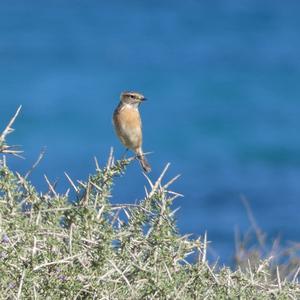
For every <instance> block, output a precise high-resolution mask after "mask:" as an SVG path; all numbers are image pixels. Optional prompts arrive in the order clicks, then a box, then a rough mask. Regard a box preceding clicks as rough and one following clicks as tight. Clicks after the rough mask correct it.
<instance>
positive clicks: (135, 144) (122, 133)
mask: <svg viewBox="0 0 300 300" xmlns="http://www.w3.org/2000/svg"><path fill="white" fill-rule="evenodd" d="M145 100H146V98H145V97H144V96H143V95H142V94H139V93H136V92H123V93H122V94H121V96H120V103H119V105H118V106H117V108H116V109H115V111H114V115H113V124H114V127H115V131H116V134H117V136H118V137H119V139H120V141H121V142H122V144H123V145H124V146H125V147H126V149H127V150H128V149H130V150H132V151H133V152H134V153H135V154H136V157H137V159H138V160H139V161H140V164H141V166H142V168H143V170H144V171H145V172H147V173H148V172H150V171H151V166H150V165H149V163H148V162H147V160H146V158H145V156H144V153H143V150H142V140H143V135H142V121H141V116H140V113H139V106H140V104H141V103H142V102H143V101H145Z"/></svg>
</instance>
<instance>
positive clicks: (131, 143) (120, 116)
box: [113, 106, 142, 150]
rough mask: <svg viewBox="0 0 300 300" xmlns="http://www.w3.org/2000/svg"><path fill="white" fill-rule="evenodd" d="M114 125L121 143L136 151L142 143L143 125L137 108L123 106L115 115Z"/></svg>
mask: <svg viewBox="0 0 300 300" xmlns="http://www.w3.org/2000/svg"><path fill="white" fill-rule="evenodd" d="M113 120H114V125H115V129H116V132H117V135H118V136H119V138H120V140H121V142H122V143H123V144H124V145H125V146H126V147H127V148H130V149H133V150H135V149H136V148H138V147H140V146H141V143H142V128H141V127H142V126H141V125H142V124H141V118H140V114H139V111H138V110H137V109H135V108H131V107H127V106H123V107H121V108H119V109H117V110H116V111H115V113H114V117H113Z"/></svg>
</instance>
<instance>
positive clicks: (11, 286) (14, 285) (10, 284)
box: [8, 282, 16, 289]
mask: <svg viewBox="0 0 300 300" xmlns="http://www.w3.org/2000/svg"><path fill="white" fill-rule="evenodd" d="M15 287H16V284H15V283H14V282H10V283H9V284H8V288H9V289H14V288H15Z"/></svg>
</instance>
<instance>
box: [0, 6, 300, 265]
mask: <svg viewBox="0 0 300 300" xmlns="http://www.w3.org/2000/svg"><path fill="white" fill-rule="evenodd" d="M299 11H300V2H299V1H290V0H288V1H276V0H274V1H265V0H263V1H262V0H251V1H250V0H245V1H239V0H230V1H225V0H224V1H221V0H219V1H196V0H187V1H179V0H178V1H110V2H108V1H105V2H104V1H78V0H77V1H75V0H74V1H66V0H60V1H58V0H54V1H37V0H36V1H34V0H27V1H21V0H20V1H5V0H4V1H1V2H0V37H1V38H0V126H1V128H3V127H4V126H5V125H6V123H7V121H8V120H9V118H10V117H11V115H12V114H13V113H14V111H15V110H16V108H17V107H18V105H19V104H22V105H23V108H22V113H21V116H20V117H19V118H18V120H17V122H16V123H15V128H16V131H15V133H13V134H12V135H11V136H10V138H9V142H10V143H15V144H21V145H22V148H23V149H24V151H25V157H26V160H20V159H15V158H13V159H10V164H11V166H12V167H13V168H14V169H17V170H21V171H23V172H25V171H26V170H27V169H29V168H30V167H31V165H32V164H33V163H34V161H35V160H36V158H37V156H38V154H39V152H40V151H41V149H42V148H43V147H46V156H45V158H44V160H43V161H42V162H41V164H40V165H39V167H38V168H37V169H36V170H35V172H34V174H33V175H32V177H31V180H32V181H33V182H34V183H35V184H37V185H38V187H39V188H40V189H41V190H45V189H46V183H45V181H44V178H43V174H45V173H46V174H47V176H48V177H49V179H50V180H53V181H54V180H56V179H59V184H58V189H59V190H60V191H64V190H65V189H66V188H67V181H66V179H65V178H64V175H63V172H64V171H67V172H68V173H69V175H70V176H71V177H72V178H73V179H74V180H75V179H85V178H86V177H87V175H88V174H89V173H92V172H93V170H94V163H93V157H94V156H97V157H98V159H99V161H100V162H101V163H102V164H104V163H105V160H106V159H107V156H108V153H109V149H110V147H111V146H113V147H114V148H115V155H116V157H120V156H121V155H122V153H123V151H124V149H123V147H122V146H121V145H120V143H119V141H118V140H117V139H116V137H115V135H114V132H113V129H112V126H111V115H112V112H113V110H114V107H115V106H116V105H117V103H118V98H119V94H120V92H121V91H123V90H137V91H140V92H142V93H144V94H145V95H146V96H147V97H148V99H149V101H148V102H147V103H145V104H144V105H143V106H142V107H141V113H142V117H143V126H144V127H143V129H144V150H145V151H146V152H148V151H153V152H154V153H153V154H151V155H150V156H149V161H150V163H151V165H152V168H153V172H152V173H151V175H150V177H151V178H152V179H153V180H155V178H157V176H158V175H159V173H160V172H161V170H162V169H163V167H164V166H165V165H166V163H167V162H171V168H170V171H169V173H168V175H167V178H171V177H172V176H175V175H176V174H178V173H180V174H182V176H181V178H180V180H179V181H178V182H177V183H175V184H174V186H173V188H174V189H175V190H176V191H177V192H180V193H183V194H184V196H185V197H184V198H182V199H179V200H177V202H176V204H175V206H180V207H181V209H180V211H179V212H178V213H177V219H178V227H179V230H180V232H182V233H194V234H196V235H203V233H204V232H205V231H207V232H208V239H209V240H210V241H212V243H211V246H212V249H213V251H214V252H215V253H216V255H219V256H220V258H221V261H222V262H226V263H230V262H231V258H232V254H233V250H234V228H240V230H241V231H245V230H247V229H248V228H249V225H250V224H249V221H248V219H247V214H246V211H245V208H244V207H243V205H242V203H241V195H244V196H245V197H247V199H248V201H249V203H250V206H251V207H252V210H253V214H254V216H255V218H256V221H257V223H258V225H259V226H261V228H262V229H263V230H265V231H266V232H267V234H268V235H269V236H270V237H277V235H278V234H279V235H280V236H281V237H282V240H283V242H284V243H285V242H287V241H289V240H296V241H299V237H300V226H299V225H300V223H299V210H300V140H299V132H300V122H299V118H300V39H299V36H300V18H299ZM144 185H147V182H146V180H145V178H144V177H143V176H142V174H141V172H140V168H139V165H138V163H135V164H133V165H131V166H130V167H129V169H128V172H127V173H126V175H125V176H124V177H122V178H119V179H118V180H117V182H116V185H115V188H114V191H113V198H112V201H113V202H114V203H119V202H134V201H136V200H138V199H139V198H141V197H143V195H144V192H143V186H144Z"/></svg>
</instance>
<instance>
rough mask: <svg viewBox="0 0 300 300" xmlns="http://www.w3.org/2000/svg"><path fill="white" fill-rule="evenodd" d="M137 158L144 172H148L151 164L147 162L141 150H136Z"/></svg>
mask: <svg viewBox="0 0 300 300" xmlns="http://www.w3.org/2000/svg"><path fill="white" fill-rule="evenodd" d="M137 159H138V160H139V162H140V165H141V167H142V169H143V170H144V172H146V173H149V172H150V171H151V166H150V164H149V163H148V161H147V159H146V157H145V156H144V154H143V151H142V150H138V151H137Z"/></svg>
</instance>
